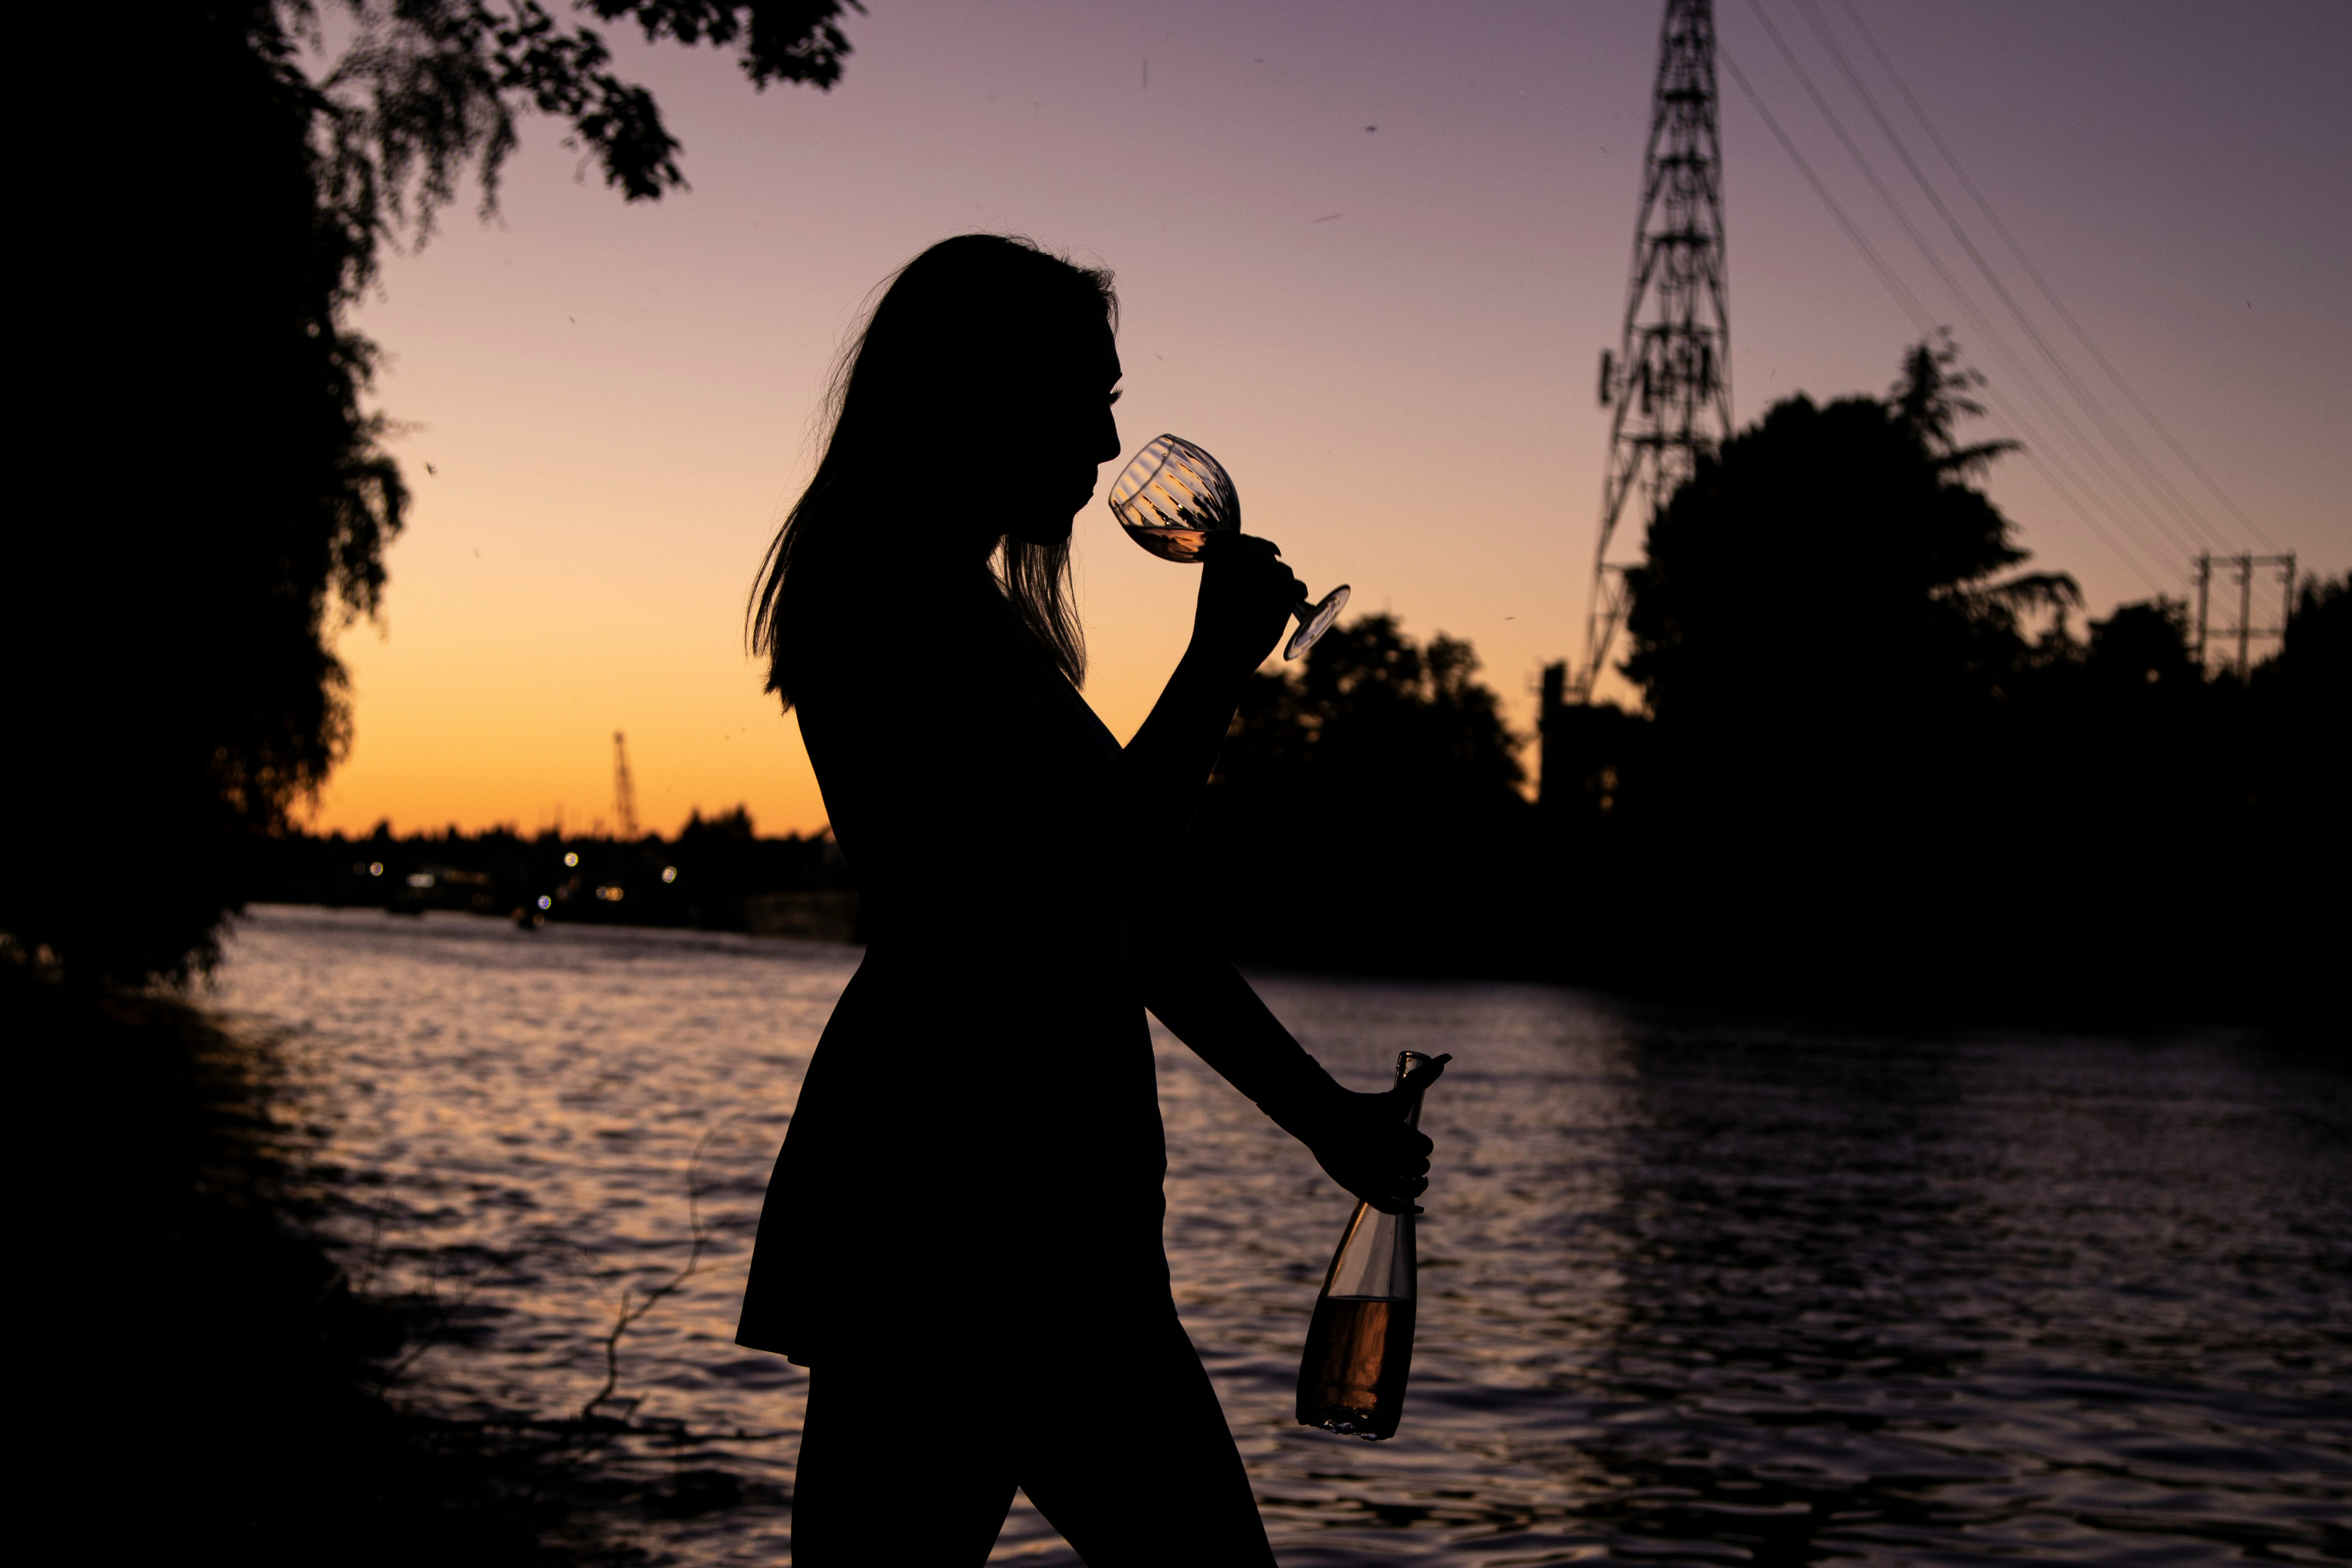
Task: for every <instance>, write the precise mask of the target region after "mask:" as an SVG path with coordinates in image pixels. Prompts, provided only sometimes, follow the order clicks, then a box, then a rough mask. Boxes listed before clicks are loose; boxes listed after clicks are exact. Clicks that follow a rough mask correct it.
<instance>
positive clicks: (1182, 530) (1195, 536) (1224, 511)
mask: <svg viewBox="0 0 2352 1568" xmlns="http://www.w3.org/2000/svg"><path fill="white" fill-rule="evenodd" d="M1110 510H1111V515H1113V516H1114V517H1116V518H1118V523H1119V526H1120V527H1121V528H1124V529H1126V530H1127V533H1128V537H1129V538H1130V539H1132V540H1134V541H1135V542H1136V543H1138V544H1139V545H1141V546H1143V548H1144V549H1146V550H1149V551H1150V552H1151V553H1153V554H1154V555H1157V556H1159V557H1160V559H1161V560H1163V561H1178V562H1186V563H1191V562H1196V561H1204V560H1206V559H1207V556H1208V552H1209V550H1210V548H1211V546H1212V545H1213V543H1214V542H1215V541H1217V540H1219V539H1221V538H1224V537H1227V536H1232V537H1236V538H1239V537H1246V536H1244V535H1243V534H1242V531H1241V527H1242V503H1241V497H1240V496H1239V495H1238V494H1237V493H1236V492H1235V490H1234V481H1233V478H1232V476H1230V475H1228V474H1227V473H1226V472H1225V468H1224V465H1223V464H1222V463H1220V462H1218V461H1217V459H1216V458H1213V457H1211V456H1209V454H1208V453H1207V452H1205V451H1203V450H1202V449H1201V448H1200V447H1196V446H1194V445H1193V444H1192V442H1190V441H1187V440H1185V439H1184V438H1183V437H1179V436H1160V437H1154V438H1153V440H1152V441H1151V443H1150V445H1149V446H1147V447H1144V448H1143V450H1142V451H1140V452H1138V453H1137V454H1136V455H1135V460H1134V461H1132V462H1130V463H1129V464H1128V466H1127V468H1125V469H1124V470H1123V471H1122V472H1121V473H1120V474H1119V476H1118V479H1117V480H1116V481H1115V482H1114V483H1113V484H1112V485H1111V487H1110ZM1261 543H1262V542H1261ZM1264 548H1265V549H1266V550H1268V551H1271V550H1273V548H1274V547H1273V546H1272V545H1270V544H1266V545H1264ZM1291 581H1292V582H1293V583H1294V584H1296V583H1297V578H1292V579H1291ZM1347 603H1348V585H1347V584H1344V583H1342V584H1339V586H1338V587H1337V588H1334V589H1332V590H1331V591H1330V592H1329V593H1328V594H1326V595H1323V598H1322V600H1321V601H1320V602H1319V603H1314V604H1310V603H1308V601H1307V590H1306V588H1305V587H1304V586H1303V585H1301V586H1300V587H1299V588H1298V596H1297V598H1296V599H1294V600H1293V601H1292V602H1291V605H1290V608H1289V614H1291V615H1293V616H1297V617H1298V630H1297V632H1295V633H1294V634H1292V636H1291V638H1290V641H1289V642H1288V643H1287V644H1286V645H1285V646H1284V647H1283V650H1282V657H1283V658H1298V657H1299V656H1300V655H1301V654H1304V653H1305V652H1306V651H1307V649H1308V648H1310V647H1314V646H1315V639H1316V638H1318V637H1321V636H1322V635H1323V634H1324V632H1325V631H1327V630H1328V629H1329V627H1330V625H1331V623H1332V622H1333V621H1334V620H1337V619H1338V618H1339V612H1340V610H1341V609H1342V608H1344V607H1345V606H1346V605H1347ZM1277 629H1279V628H1277Z"/></svg>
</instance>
